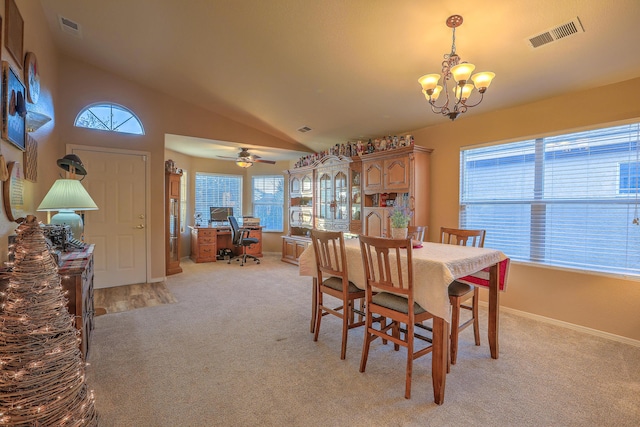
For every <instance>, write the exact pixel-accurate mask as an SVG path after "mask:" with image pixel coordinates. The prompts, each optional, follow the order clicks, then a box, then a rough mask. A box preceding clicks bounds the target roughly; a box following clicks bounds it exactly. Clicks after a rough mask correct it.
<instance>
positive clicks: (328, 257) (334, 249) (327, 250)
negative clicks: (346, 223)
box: [311, 229, 347, 276]
mask: <svg viewBox="0 0 640 427" xmlns="http://www.w3.org/2000/svg"><path fill="white" fill-rule="evenodd" d="M311 241H312V243H313V250H314V252H315V256H316V265H317V267H318V271H319V272H323V273H326V274H327V275H330V276H346V274H347V266H346V254H345V251H344V236H343V234H342V232H340V231H322V230H315V229H314V230H312V231H311Z"/></svg>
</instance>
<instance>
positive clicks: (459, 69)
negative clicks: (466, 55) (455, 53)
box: [451, 62, 476, 84]
mask: <svg viewBox="0 0 640 427" xmlns="http://www.w3.org/2000/svg"><path fill="white" fill-rule="evenodd" d="M475 69H476V66H475V65H473V64H469V63H466V62H465V63H462V64H458V65H456V66H454V67H451V74H453V78H454V79H455V81H456V82H457V83H458V84H460V83H462V84H465V83H466V82H467V80H469V77H471V73H473V70H475Z"/></svg>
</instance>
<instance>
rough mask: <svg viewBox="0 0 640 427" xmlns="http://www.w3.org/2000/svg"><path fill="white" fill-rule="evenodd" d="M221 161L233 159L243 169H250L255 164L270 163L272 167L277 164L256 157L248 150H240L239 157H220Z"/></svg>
mask: <svg viewBox="0 0 640 427" xmlns="http://www.w3.org/2000/svg"><path fill="white" fill-rule="evenodd" d="M218 157H220V158H221V159H233V160H235V161H236V165H238V166H240V167H241V168H250V167H251V166H253V164H254V163H269V164H271V165H273V164H275V163H276V162H275V161H274V160H263V159H261V158H260V156H255V155H253V154H251V153H249V150H248V149H247V148H240V152H239V153H238V157H227V156H218Z"/></svg>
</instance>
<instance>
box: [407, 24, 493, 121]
mask: <svg viewBox="0 0 640 427" xmlns="http://www.w3.org/2000/svg"><path fill="white" fill-rule="evenodd" d="M446 24H447V27H449V28H452V29H453V36H452V42H451V53H449V54H445V55H444V61H442V76H441V75H440V74H427V75H424V76H422V77H420V78H419V79H418V82H419V83H420V84H421V85H422V93H424V96H425V98H427V101H428V102H429V104H430V105H431V111H433V112H434V113H436V114H444V115H447V116H449V118H450V119H451V120H455V119H456V117H458V115H460V114H462V113H464V112H466V111H467V108H470V107H475V106H476V105H478V104H480V103H481V102H482V99H483V98H484V93H485V92H486V91H487V88H488V87H489V85H490V84H491V80H493V78H494V77H495V74H494V73H491V72H488V71H485V72H482V73H476V74H474V75H473V76H472V75H471V73H473V70H474V69H475V68H476V66H475V65H473V64H469V63H468V62H464V61H461V60H460V57H459V56H458V55H457V54H456V28H457V27H459V26H460V25H462V16H460V15H452V16H450V17H449V18H447V21H446ZM469 77H471V80H472V81H473V83H474V84H475V88H476V89H478V92H480V99H479V100H478V101H477V102H476V103H475V104H469V103H468V100H469V97H470V96H471V93H472V92H473V89H474V85H472V84H471V83H468V81H469ZM440 78H442V84H443V86H444V91H443V86H440V85H438V83H439V82H440ZM451 78H453V79H454V80H455V84H453V82H451V81H450V80H451ZM447 83H450V84H451V86H453V87H452V88H451V94H450V93H449V90H448V87H447ZM443 92H444V97H445V101H444V103H443V104H441V105H436V101H437V100H438V98H439V97H440V94H442V93H443Z"/></svg>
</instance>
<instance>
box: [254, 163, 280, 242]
mask: <svg viewBox="0 0 640 427" xmlns="http://www.w3.org/2000/svg"><path fill="white" fill-rule="evenodd" d="M252 180H253V181H252V186H251V187H252V192H253V216H255V217H257V218H260V225H261V226H263V227H264V228H263V229H262V231H277V232H282V231H283V230H284V214H283V212H284V177H283V176H282V175H264V176H254V177H253V178H252Z"/></svg>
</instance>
